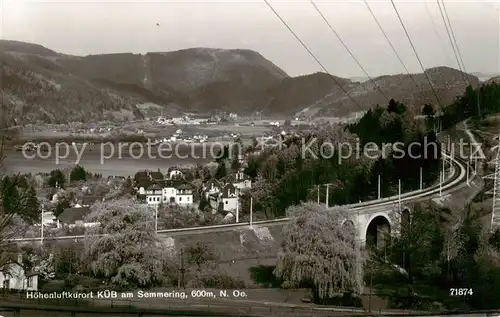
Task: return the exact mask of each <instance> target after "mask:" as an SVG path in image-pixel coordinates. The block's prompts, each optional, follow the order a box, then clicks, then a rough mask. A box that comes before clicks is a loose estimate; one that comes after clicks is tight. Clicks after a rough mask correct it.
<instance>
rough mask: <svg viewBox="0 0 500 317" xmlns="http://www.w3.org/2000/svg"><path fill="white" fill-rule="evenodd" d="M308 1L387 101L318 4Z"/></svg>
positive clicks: (311, 0)
mask: <svg viewBox="0 0 500 317" xmlns="http://www.w3.org/2000/svg"><path fill="white" fill-rule="evenodd" d="M309 1H310V2H311V4H312V5H313V7H314V9H316V11H317V12H318V14H319V15H320V16H321V18H322V19H323V21H325V22H326V24H327V25H328V27H329V28H330V30H331V31H332V33H333V34H335V36H336V37H337V39H338V40H339V41H340V43H341V44H342V45H343V46H344V48H345V49H346V50H347V52H348V53H349V54H350V55H351V57H352V58H353V59H354V61H355V62H356V64H358V66H359V68H361V70H362V71H363V73H364V74H365V76H366V77H368V79H369V80H370V82H371V83H372V84H373V85H374V86H375V88H377V90H378V91H379V92H380V94H381V95H382V96H383V97H384V98H385V99H386V100H387V102H389V98H388V97H387V96H386V95H385V94H384V92H383V91H382V90H381V89H380V87H379V86H378V85H377V84H376V83H375V82H374V80H373V79H372V78H371V77H370V75H368V72H367V71H366V70H365V69H364V67H363V66H362V65H361V63H360V62H359V61H358V59H357V58H356V56H354V54H353V53H352V52H351V50H350V49H349V47H348V46H347V45H346V44H345V42H344V41H343V40H342V38H341V37H340V35H339V34H338V33H337V31H335V29H334V28H333V27H332V25H331V24H330V22H329V21H328V19H327V18H326V17H325V15H324V14H323V12H321V10H320V9H319V8H318V6H317V5H316V3H314V1H313V0H309Z"/></svg>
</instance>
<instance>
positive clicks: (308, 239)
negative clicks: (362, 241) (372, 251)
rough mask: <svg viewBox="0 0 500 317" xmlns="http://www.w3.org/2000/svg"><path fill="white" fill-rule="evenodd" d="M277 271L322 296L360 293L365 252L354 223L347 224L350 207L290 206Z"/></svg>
mask: <svg viewBox="0 0 500 317" xmlns="http://www.w3.org/2000/svg"><path fill="white" fill-rule="evenodd" d="M287 214H288V215H289V216H290V217H291V221H290V223H289V224H288V225H287V226H286V227H285V229H284V234H285V238H284V241H283V243H282V250H281V252H280V253H278V262H277V265H276V270H275V274H276V276H277V277H278V278H281V279H283V280H286V281H289V282H291V283H292V284H294V285H300V284H304V283H305V284H306V285H307V284H308V285H309V286H310V287H311V288H312V289H313V293H314V295H315V297H316V298H317V299H319V300H326V299H328V298H333V297H336V296H338V295H343V293H351V294H352V293H353V294H360V293H361V291H362V281H363V264H364V261H365V255H364V253H363V252H362V251H361V250H360V249H359V246H358V244H357V243H356V230H355V228H354V226H344V225H343V222H344V220H345V219H348V214H347V210H345V209H343V208H341V207H336V208H333V209H326V208H325V207H323V206H318V205H316V204H310V203H304V204H301V205H298V206H294V207H290V208H289V209H288V210H287Z"/></svg>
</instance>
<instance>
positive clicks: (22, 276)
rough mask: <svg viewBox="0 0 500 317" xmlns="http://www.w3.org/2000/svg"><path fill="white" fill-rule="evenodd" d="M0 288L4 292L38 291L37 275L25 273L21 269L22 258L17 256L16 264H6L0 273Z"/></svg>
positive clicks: (23, 269) (22, 268)
mask: <svg viewBox="0 0 500 317" xmlns="http://www.w3.org/2000/svg"><path fill="white" fill-rule="evenodd" d="M0 287H1V288H2V289H6V290H27V291H37V290H38V274H37V273H35V272H30V271H26V270H25V268H24V267H23V258H22V255H21V254H19V255H18V258H17V262H12V263H10V264H7V265H6V266H5V267H4V268H3V269H2V270H1V271H0Z"/></svg>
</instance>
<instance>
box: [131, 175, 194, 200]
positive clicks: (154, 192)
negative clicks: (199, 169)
mask: <svg viewBox="0 0 500 317" xmlns="http://www.w3.org/2000/svg"><path fill="white" fill-rule="evenodd" d="M141 189H142V190H141ZM138 193H139V196H140V197H141V198H142V199H144V200H145V201H146V203H147V204H148V205H159V204H179V205H191V204H193V203H194V201H193V188H192V186H191V185H190V184H189V183H187V182H186V181H184V180H182V179H172V180H166V181H157V182H151V183H150V185H149V186H147V187H143V186H141V187H140V190H139V192H138Z"/></svg>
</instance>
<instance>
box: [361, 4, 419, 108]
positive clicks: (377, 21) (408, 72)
mask: <svg viewBox="0 0 500 317" xmlns="http://www.w3.org/2000/svg"><path fill="white" fill-rule="evenodd" d="M363 2H364V3H365V5H366V7H367V8H368V11H370V14H371V16H372V17H373V19H374V20H375V23H377V26H378V28H379V30H380V31H381V32H382V34H383V35H384V37H385V39H386V41H387V43H389V46H390V47H391V49H392V51H393V52H394V55H396V57H397V58H398V60H399V62H400V63H401V65H402V66H403V68H404V70H405V71H406V73H407V74H408V76H410V79H411V81H413V83H414V84H415V87H417V89H418V90H419V92H420V95H421V96H422V97H423V98H424V99H425V98H426V97H425V95H424V93H423V92H422V88H421V87H420V85H419V84H418V83H417V81H416V80H415V78H414V77H413V75H412V74H411V73H410V71H409V70H408V68H407V67H406V65H405V63H404V62H403V59H402V58H401V56H399V53H398V51H397V50H396V48H395V47H394V45H393V44H392V41H391V40H390V39H389V36H387V33H386V32H385V30H384V28H383V27H382V25H381V24H380V22H379V20H378V19H377V16H376V15H375V13H373V11H372V9H371V8H370V5H369V4H368V2H367V1H366V0H363Z"/></svg>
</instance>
